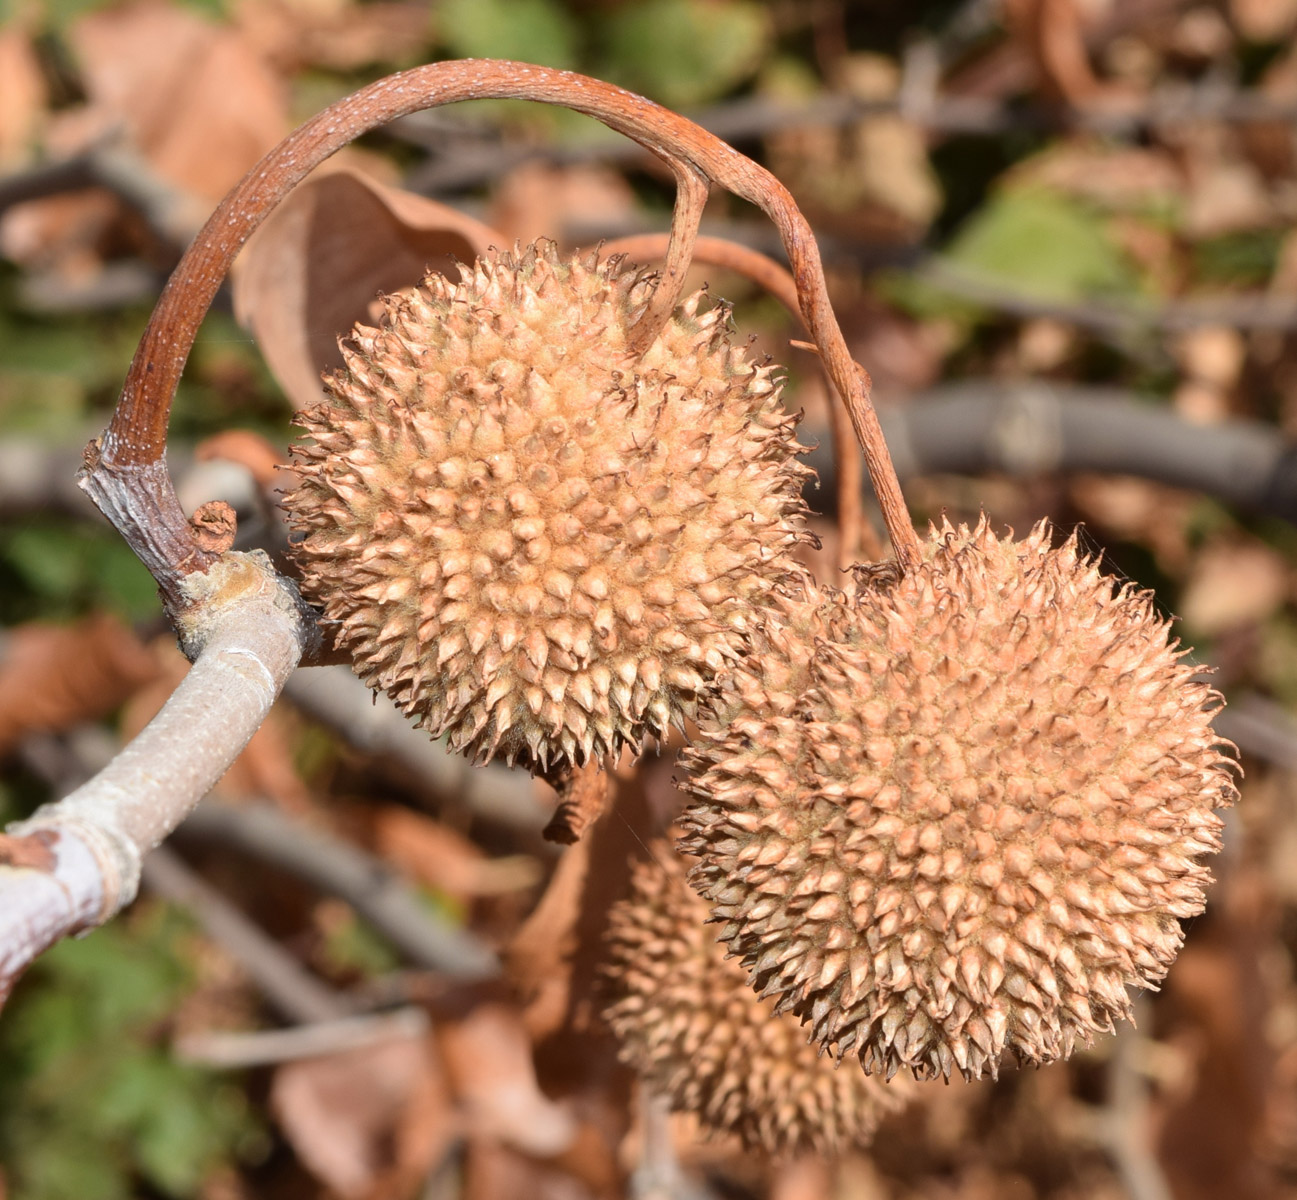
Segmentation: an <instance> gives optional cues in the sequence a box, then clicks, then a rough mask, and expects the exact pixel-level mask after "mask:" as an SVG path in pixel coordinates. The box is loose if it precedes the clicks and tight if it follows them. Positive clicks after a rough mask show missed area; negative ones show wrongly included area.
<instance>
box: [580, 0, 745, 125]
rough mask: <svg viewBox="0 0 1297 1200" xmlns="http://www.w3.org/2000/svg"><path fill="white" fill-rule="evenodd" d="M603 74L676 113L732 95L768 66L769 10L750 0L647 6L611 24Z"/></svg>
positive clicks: (648, 2) (665, 0)
mask: <svg viewBox="0 0 1297 1200" xmlns="http://www.w3.org/2000/svg"><path fill="white" fill-rule="evenodd" d="M603 42H604V49H605V59H604V62H603V65H602V68H601V73H602V74H603V75H604V76H605V77H606V78H609V79H612V80H615V81H616V82H617V83H620V84H622V85H623V86H625V87H628V88H634V89H635V90H636V91H639V92H643V93H645V94H646V95H648V96H650V97H652V98H653V99H654V100H657V101H659V102H660V103H662V104H665V105H667V106H669V107H671V108H687V107H689V106H691V105H697V104H704V103H706V102H707V101H709V100H714V99H716V98H717V97H718V96H722V95H724V94H725V93H726V92H728V91H729V90H730V89H731V88H733V87H734V86H735V85H737V84H739V83H741V82H742V81H743V80H744V79H746V78H747V77H748V76H750V75H751V74H752V73H753V72H754V71H755V70H756V69H757V67H758V66H759V65H760V64H761V59H762V56H763V55H764V54H765V52H766V49H767V48H768V46H769V45H770V42H771V26H770V20H769V17H768V15H767V13H766V11H765V10H764V9H763V8H761V7H760V6H759V5H756V4H751V3H747V2H746V0H645V2H644V3H641V4H627V5H623V6H621V7H619V8H617V9H616V10H615V11H614V12H612V13H611V14H610V15H609V17H608V18H607V20H606V22H605V24H604V26H603Z"/></svg>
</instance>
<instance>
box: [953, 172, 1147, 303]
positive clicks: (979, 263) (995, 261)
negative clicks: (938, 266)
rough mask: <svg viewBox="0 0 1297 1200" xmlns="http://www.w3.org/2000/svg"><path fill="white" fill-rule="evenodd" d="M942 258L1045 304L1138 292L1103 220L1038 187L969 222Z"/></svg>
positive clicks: (1007, 195) (1001, 199) (1002, 197)
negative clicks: (1054, 301)
mask: <svg viewBox="0 0 1297 1200" xmlns="http://www.w3.org/2000/svg"><path fill="white" fill-rule="evenodd" d="M943 257H944V258H945V260H946V261H947V262H948V263H950V264H951V265H953V266H955V267H957V268H962V269H963V270H965V271H968V272H969V273H971V274H974V275H978V276H982V277H983V278H986V279H988V280H990V281H994V282H997V283H1000V284H1005V285H1012V286H1014V287H1016V288H1017V289H1018V290H1020V291H1022V292H1025V293H1027V294H1030V295H1033V296H1037V297H1039V298H1040V299H1042V300H1063V301H1065V300H1080V299H1083V298H1085V297H1087V296H1093V295H1096V294H1102V293H1122V294H1126V295H1129V294H1130V292H1131V291H1133V290H1134V288H1135V286H1136V277H1135V272H1134V270H1133V269H1132V267H1131V264H1130V262H1129V261H1128V260H1127V259H1126V257H1125V255H1124V254H1123V253H1122V252H1121V250H1120V249H1119V248H1118V247H1117V246H1116V245H1115V244H1114V243H1113V242H1112V240H1111V239H1110V238H1109V237H1108V234H1107V231H1106V229H1105V226H1104V221H1103V218H1102V217H1101V216H1100V215H1099V214H1097V213H1096V212H1094V211H1093V210H1091V209H1090V208H1088V207H1086V206H1085V205H1083V204H1080V203H1078V202H1076V201H1074V200H1072V199H1069V198H1068V197H1066V196H1061V195H1059V194H1057V193H1056V192H1050V191H1045V190H1043V189H1037V188H1031V189H1025V188H1024V189H1020V190H1013V191H1005V192H1001V193H999V194H997V195H996V196H995V197H994V198H992V200H991V201H990V202H989V203H988V204H987V205H985V206H984V207H983V208H982V209H981V210H980V211H979V212H977V213H975V214H974V215H973V216H972V217H971V218H969V220H968V221H967V222H965V224H964V225H963V227H962V228H961V229H960V230H959V232H958V233H957V234H956V235H955V237H954V239H953V240H952V241H951V243H950V245H949V246H948V247H947V249H946V251H945V254H944V255H943Z"/></svg>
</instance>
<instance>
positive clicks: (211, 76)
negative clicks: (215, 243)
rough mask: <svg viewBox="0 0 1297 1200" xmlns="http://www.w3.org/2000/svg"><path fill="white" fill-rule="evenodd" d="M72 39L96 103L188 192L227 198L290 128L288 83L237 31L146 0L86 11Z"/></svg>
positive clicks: (162, 173)
mask: <svg viewBox="0 0 1297 1200" xmlns="http://www.w3.org/2000/svg"><path fill="white" fill-rule="evenodd" d="M68 36H69V40H70V42H71V44H72V47H73V49H74V50H75V52H76V54H77V58H78V60H79V61H80V64H81V70H82V78H83V80H84V83H85V88H86V92H87V95H88V97H89V99H90V104H91V106H92V108H94V109H98V110H100V112H101V113H102V114H103V115H104V116H105V117H107V118H109V119H111V120H112V121H114V122H120V123H122V124H123V125H124V126H125V128H126V130H127V132H128V135H129V137H130V140H131V142H132V143H133V145H134V146H135V148H136V150H137V151H138V152H139V153H141V154H142V155H143V156H144V157H145V158H146V159H147V160H148V162H149V164H150V165H151V166H152V168H153V169H154V170H155V171H156V172H157V173H158V175H159V176H161V177H162V178H163V179H165V180H167V181H169V182H171V183H173V184H175V185H176V186H177V187H178V188H180V189H182V190H183V191H184V192H188V193H190V194H191V195H194V196H198V197H202V198H203V199H204V200H206V201H209V202H215V201H216V200H219V199H220V197H221V196H223V195H224V194H225V192H226V190H227V189H228V188H229V187H230V185H231V184H233V183H235V182H236V181H237V180H238V179H239V178H240V177H241V176H242V175H243V174H244V172H246V171H247V170H248V168H249V167H251V166H252V165H253V164H254V163H255V162H256V161H257V160H258V159H259V158H260V157H261V156H262V155H263V154H265V153H266V151H267V150H269V149H270V148H271V147H272V146H274V145H275V144H276V143H277V142H278V141H279V140H280V138H282V137H283V136H284V135H285V134H286V133H287V132H288V110H287V106H286V103H285V97H284V90H283V86H282V84H281V82H280V80H279V79H278V78H277V77H276V76H275V74H274V73H273V72H272V71H271V70H270V68H269V67H268V66H267V65H266V64H265V63H264V62H263V61H262V60H261V59H260V58H259V57H258V56H257V54H256V53H255V52H254V51H253V50H252V49H251V47H250V46H249V45H248V44H247V42H246V41H245V40H244V39H243V36H242V35H241V34H240V33H239V32H238V30H235V29H232V28H229V27H223V26H220V25H216V24H214V23H212V22H209V21H206V20H204V19H203V18H201V17H199V16H198V15H196V14H195V13H193V12H192V11H190V10H189V9H186V8H182V7H180V6H178V5H175V4H167V3H163V2H161V0H138V2H136V3H132V4H125V5H119V6H116V7H113V8H108V9H103V10H101V11H97V12H92V13H90V14H88V15H86V16H84V17H82V18H81V19H80V20H78V21H76V22H75V23H74V24H73V25H72V27H71V28H70V30H69V35H68Z"/></svg>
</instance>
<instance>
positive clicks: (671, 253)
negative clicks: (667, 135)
mask: <svg viewBox="0 0 1297 1200" xmlns="http://www.w3.org/2000/svg"><path fill="white" fill-rule="evenodd" d="M671 165H672V168H673V170H674V171H675V177H676V202H675V208H674V209H673V210H672V213H671V233H670V234H669V235H668V237H667V247H666V264H665V266H664V267H663V268H662V279H661V282H659V284H658V286H657V288H656V289H655V290H654V292H653V296H652V298H651V299H650V300H649V302H648V305H647V307H646V308H645V309H644V312H643V313H642V314H641V315H640V317H639V319H638V320H637V321H636V322H635V324H634V326H633V327H632V328H631V331H630V337H629V339H628V344H629V348H630V350H631V352H632V353H634V354H637V355H638V354H643V353H644V352H645V351H646V350H647V349H648V348H649V347H650V346H651V345H653V343H654V342H655V341H657V337H658V334H660V333H661V332H662V330H663V329H664V328H665V326H666V323H667V322H668V321H669V320H670V319H671V314H672V313H673V312H675V310H676V305H677V304H679V303H680V297H681V296H682V295H684V290H685V276H687V275H688V274H689V261H690V259H691V258H692V257H693V253H694V246H695V244H696V243H697V241H698V226H699V225H700V224H701V223H702V219H703V208H704V207H705V206H706V204H707V193H708V191H709V190H710V189H709V187H708V184H707V177H706V176H705V175H702V174H700V173H699V172H698V170H697V169H696V168H695V167H693V165H692V164H690V163H686V162H680V161H679V160H678V159H672V160H671Z"/></svg>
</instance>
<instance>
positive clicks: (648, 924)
mask: <svg viewBox="0 0 1297 1200" xmlns="http://www.w3.org/2000/svg"><path fill="white" fill-rule="evenodd" d="M653 852H654V861H651V862H645V863H639V864H637V865H636V866H635V868H634V872H633V874H632V877H631V895H630V897H629V898H628V899H626V900H623V901H621V902H620V903H618V904H617V905H615V906H614V908H613V909H612V912H611V914H610V916H609V927H608V937H607V946H608V959H609V962H608V966H607V967H606V969H605V974H606V978H607V982H608V988H609V992H610V995H611V997H612V1002H611V1003H610V1004H609V1006H608V1008H607V1009H606V1010H605V1013H604V1016H605V1018H606V1019H607V1021H608V1023H609V1025H611V1026H612V1029H613V1032H614V1033H615V1034H616V1036H617V1039H618V1041H619V1042H620V1045H621V1052H620V1053H621V1058H622V1061H623V1062H626V1063H628V1064H629V1065H630V1066H632V1067H634V1068H635V1069H636V1070H637V1071H638V1072H639V1073H640V1074H641V1075H642V1076H643V1077H644V1078H645V1079H646V1080H647V1081H648V1083H649V1084H650V1085H652V1086H653V1087H654V1088H655V1089H657V1090H658V1091H660V1092H661V1093H662V1094H663V1095H664V1096H665V1097H666V1098H667V1099H668V1100H669V1102H670V1104H671V1107H672V1108H673V1109H675V1110H676V1111H683V1112H691V1113H695V1114H697V1116H698V1117H699V1119H700V1120H701V1122H702V1124H703V1126H704V1128H706V1129H707V1130H708V1131H709V1132H715V1133H734V1134H737V1135H738V1136H739V1137H740V1138H741V1139H742V1141H743V1142H744V1144H745V1145H747V1146H749V1147H760V1148H762V1149H765V1150H767V1151H769V1152H770V1153H772V1154H777V1155H781V1156H783V1155H790V1154H795V1153H798V1152H800V1151H804V1150H813V1151H816V1152H818V1153H821V1154H829V1153H834V1152H836V1151H838V1150H843V1149H847V1148H849V1147H851V1146H858V1145H863V1144H865V1143H866V1142H868V1141H869V1139H870V1138H871V1137H872V1136H873V1134H874V1130H875V1129H876V1128H877V1127H878V1124H879V1122H880V1121H881V1120H882V1119H883V1117H884V1116H886V1115H887V1114H888V1113H889V1112H895V1111H897V1110H898V1109H900V1108H901V1107H903V1106H904V1104H905V1103H906V1101H907V1100H908V1099H909V1096H910V1093H911V1091H912V1089H911V1088H910V1087H907V1086H906V1085H905V1083H904V1081H901V1080H897V1081H896V1082H895V1083H890V1084H888V1083H883V1082H882V1081H881V1080H878V1079H870V1078H869V1077H867V1076H865V1075H863V1074H861V1073H860V1072H859V1071H839V1070H837V1069H836V1067H835V1065H834V1063H833V1061H832V1059H830V1058H828V1057H826V1056H822V1055H820V1054H819V1053H818V1052H817V1051H816V1050H815V1048H814V1047H812V1046H811V1045H809V1044H808V1043H807V1041H806V1035H805V1032H804V1031H803V1030H802V1029H801V1027H800V1026H799V1025H798V1023H797V1021H796V1020H795V1019H794V1018H793V1017H791V1016H777V1015H776V1014H775V1011H774V1005H773V1002H771V1001H769V1000H762V999H760V998H759V997H758V996H757V994H756V993H755V992H754V991H753V990H752V989H751V988H750V987H749V986H748V982H747V973H746V972H745V971H744V970H743V968H742V967H740V966H739V964H738V962H737V961H735V960H734V959H727V958H726V957H725V947H724V946H722V945H721V944H720V943H719V942H717V941H716V931H715V929H714V927H712V926H709V925H707V924H705V922H706V920H707V905H706V904H705V903H704V902H703V901H702V900H701V899H700V898H699V897H698V896H697V895H696V894H695V893H694V892H693V891H692V890H690V888H689V885H688V884H687V883H686V882H685V868H684V866H683V865H682V864H681V861H680V859H679V858H678V857H677V856H676V855H675V854H674V853H673V852H672V850H671V849H670V848H669V847H668V846H667V845H666V844H665V843H659V844H657V845H655V846H654V847H653Z"/></svg>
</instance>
